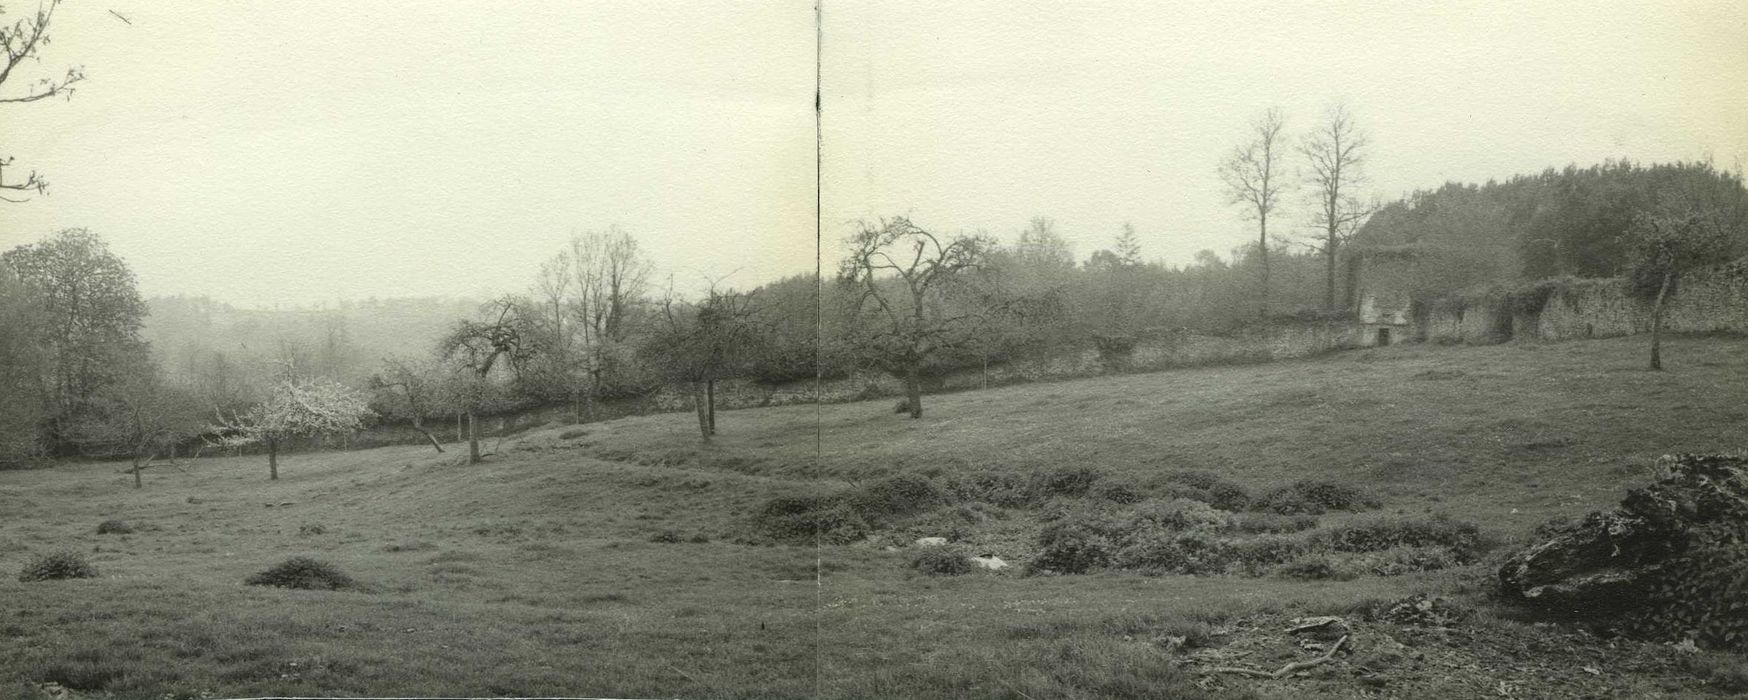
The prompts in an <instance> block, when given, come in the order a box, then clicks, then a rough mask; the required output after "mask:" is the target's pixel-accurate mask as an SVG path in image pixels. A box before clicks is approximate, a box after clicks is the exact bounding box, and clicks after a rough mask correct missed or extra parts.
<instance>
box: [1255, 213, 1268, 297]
mask: <svg viewBox="0 0 1748 700" xmlns="http://www.w3.org/2000/svg"><path fill="white" fill-rule="evenodd" d="M1258 219H1259V220H1260V221H1261V223H1262V225H1261V226H1260V228H1261V229H1262V233H1261V234H1260V235H1259V236H1257V243H1256V244H1257V249H1256V252H1257V254H1258V255H1260V256H1262V302H1261V303H1260V304H1258V305H1257V317H1258V318H1264V319H1266V318H1268V317H1269V215H1268V214H1266V213H1265V214H1263V215H1261V216H1260V217H1258Z"/></svg>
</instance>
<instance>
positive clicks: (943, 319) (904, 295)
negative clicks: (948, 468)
mask: <svg viewBox="0 0 1748 700" xmlns="http://www.w3.org/2000/svg"><path fill="white" fill-rule="evenodd" d="M849 243H850V248H851V252H850V255H849V256H848V257H846V258H844V260H843V261H842V262H841V263H839V266H838V279H839V281H840V283H841V284H844V285H846V286H849V287H852V288H854V289H855V290H856V291H857V298H856V303H855V310H856V312H857V313H858V314H861V313H869V314H870V315H872V316H873V318H871V319H869V320H868V322H867V323H866V324H860V325H862V327H863V328H864V329H865V337H863V338H860V339H859V340H860V344H861V345H862V347H863V348H865V349H866V350H867V351H868V352H870V353H871V354H873V355H874V356H875V358H876V359H877V360H878V361H879V362H881V363H882V364H884V365H886V367H887V368H888V369H889V370H891V371H892V372H893V373H894V374H897V375H899V376H901V377H902V378H903V379H904V390H905V398H906V401H907V404H906V405H907V408H908V409H909V411H910V417H911V418H921V417H922V416H923V396H922V368H923V363H925V362H927V361H928V360H930V359H932V358H934V357H936V356H937V355H939V354H940V353H942V352H944V351H947V350H952V349H956V348H963V347H968V346H970V345H972V344H974V343H975V342H976V341H977V340H978V338H979V336H978V332H979V331H980V330H981V329H982V328H983V326H984V325H985V323H986V321H987V320H988V314H987V313H985V312H984V311H983V310H981V309H978V308H976V307H975V306H972V305H965V306H956V305H954V304H951V303H949V302H950V299H949V298H948V297H949V296H951V293H952V292H953V291H954V290H955V285H956V284H957V283H959V282H962V281H963V280H962V279H961V278H962V276H963V275H964V274H965V273H969V272H971V271H973V270H976V269H979V268H981V267H983V266H984V264H985V261H986V259H987V258H988V257H989V253H990V251H991V249H993V247H994V246H995V241H994V240H993V239H991V238H989V237H988V236H985V235H981V234H980V235H975V236H964V235H960V236H953V237H950V238H946V239H945V240H943V239H942V238H941V237H939V236H936V235H935V234H933V233H930V232H929V231H927V230H925V229H923V228H922V227H921V226H917V225H916V224H913V223H911V221H910V219H907V218H905V217H902V216H901V217H897V218H893V219H883V220H881V221H880V222H878V223H876V224H869V223H867V222H862V223H861V224H859V228H858V230H857V231H856V233H855V234H853V235H852V236H851V237H850V241H849Z"/></svg>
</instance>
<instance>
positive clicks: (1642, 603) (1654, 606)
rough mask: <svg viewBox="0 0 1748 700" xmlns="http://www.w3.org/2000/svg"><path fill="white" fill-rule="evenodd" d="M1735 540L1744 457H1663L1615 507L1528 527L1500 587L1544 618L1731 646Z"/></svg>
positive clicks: (1739, 552) (1741, 528)
mask: <svg viewBox="0 0 1748 700" xmlns="http://www.w3.org/2000/svg"><path fill="white" fill-rule="evenodd" d="M1744 541H1748V458H1743V457H1739V456H1722V455H1674V456H1665V457H1663V458H1661V459H1659V460H1657V463H1656V467H1655V481H1653V482H1652V483H1651V484H1650V485H1649V486H1646V487H1644V488H1640V489H1634V490H1633V491H1631V492H1629V493H1628V494H1627V497H1626V498H1625V499H1623V500H1622V501H1621V505H1620V507H1619V508H1616V509H1614V510H1612V511H1608V512H1600V513H1591V514H1590V515H1587V516H1585V517H1584V518H1582V519H1579V520H1578V521H1576V522H1571V523H1565V524H1559V525H1552V526H1544V527H1543V528H1541V529H1539V530H1537V532H1536V534H1535V536H1534V542H1533V543H1532V544H1531V545H1530V546H1529V547H1527V548H1525V549H1523V550H1522V551H1520V552H1518V553H1517V554H1515V555H1514V556H1512V557H1511V559H1510V560H1509V561H1507V562H1506V563H1505V565H1504V566H1502V567H1500V570H1499V582H1500V588H1501V590H1502V592H1503V593H1504V594H1505V596H1506V597H1508V598H1512V599H1515V600H1518V601H1520V602H1522V603H1524V604H1526V605H1528V606H1530V607H1533V608H1535V609H1537V610H1539V611H1541V612H1542V613H1544V614H1547V615H1550V616H1555V617H1562V618H1567V619H1577V620H1589V621H1594V622H1603V623H1606V624H1608V625H1610V626H1613V627H1615V628H1617V629H1619V630H1621V631H1629V632H1637V633H1642V634H1643V635H1645V636H1652V637H1670V638H1687V639H1695V638H1698V639H1699V641H1702V642H1706V641H1709V642H1710V643H1712V644H1714V645H1726V646H1740V645H1742V643H1743V642H1744V641H1748V640H1744V639H1742V638H1741V637H1742V636H1743V635H1739V634H1737V632H1736V629H1737V628H1738V627H1740V628H1743V629H1744V630H1748V610H1738V609H1735V608H1737V607H1740V603H1739V598H1738V595H1739V594H1740V593H1741V588H1742V586H1743V583H1744V578H1745V577H1748V549H1745V548H1743V547H1740V546H1733V545H1734V543H1736V542H1744ZM1713 588H1716V589H1717V590H1712V589H1713Z"/></svg>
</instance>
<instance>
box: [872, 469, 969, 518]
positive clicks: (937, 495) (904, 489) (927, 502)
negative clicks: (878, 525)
mask: <svg viewBox="0 0 1748 700" xmlns="http://www.w3.org/2000/svg"><path fill="white" fill-rule="evenodd" d="M945 502H946V494H945V493H944V492H943V491H942V490H941V487H939V486H936V485H935V482H933V481H930V480H929V479H927V478H925V477H922V476H918V475H915V474H901V475H898V476H893V477H888V478H885V479H881V480H879V481H876V482H873V483H871V484H868V485H866V486H863V487H861V488H859V489H856V490H855V491H853V492H852V493H851V494H850V495H849V505H850V507H852V508H854V509H856V511H857V512H858V513H861V514H862V517H863V518H866V519H867V520H869V521H878V520H882V519H886V518H890V517H893V516H898V515H910V514H912V513H919V512H922V511H925V510H928V509H930V508H934V507H935V506H939V505H941V504H943V503H945Z"/></svg>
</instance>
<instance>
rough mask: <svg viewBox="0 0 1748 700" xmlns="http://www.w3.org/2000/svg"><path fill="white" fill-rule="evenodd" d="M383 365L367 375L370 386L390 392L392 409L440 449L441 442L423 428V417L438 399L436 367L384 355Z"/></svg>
mask: <svg viewBox="0 0 1748 700" xmlns="http://www.w3.org/2000/svg"><path fill="white" fill-rule="evenodd" d="M382 365H383V371H382V372H381V373H380V374H376V375H373V376H372V377H371V378H370V388H371V389H374V390H376V391H379V392H387V393H389V394H391V395H393V396H394V397H395V399H394V400H393V401H392V402H391V405H395V409H394V410H395V412H396V413H400V414H402V415H405V416H406V417H407V420H408V421H410V422H411V423H412V424H413V429H414V430H417V431H419V433H421V434H423V435H424V436H425V439H426V440H429V441H431V447H433V448H435V449H436V450H437V451H438V452H439V453H441V452H443V443H441V442H438V441H437V436H436V435H433V434H431V431H429V430H426V429H425V416H426V415H428V414H430V413H431V411H432V409H434V408H436V406H437V404H438V402H439V401H440V396H439V393H440V391H441V387H440V386H439V384H440V382H439V381H438V380H437V371H436V369H435V368H434V367H431V366H430V364H429V363H428V362H422V361H419V360H411V359H406V358H401V357H389V358H385V359H383V361H382ZM385 410H388V409H385Z"/></svg>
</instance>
